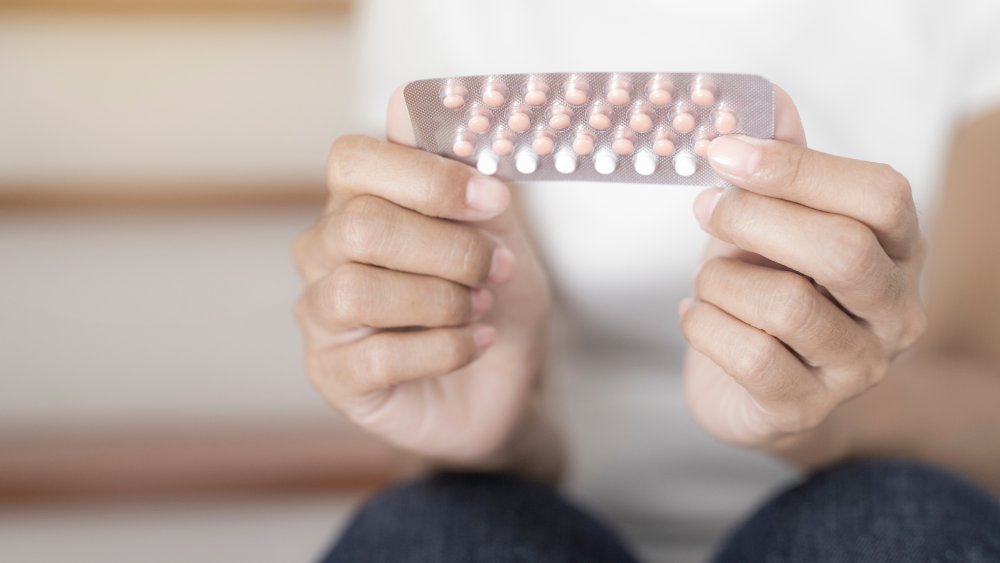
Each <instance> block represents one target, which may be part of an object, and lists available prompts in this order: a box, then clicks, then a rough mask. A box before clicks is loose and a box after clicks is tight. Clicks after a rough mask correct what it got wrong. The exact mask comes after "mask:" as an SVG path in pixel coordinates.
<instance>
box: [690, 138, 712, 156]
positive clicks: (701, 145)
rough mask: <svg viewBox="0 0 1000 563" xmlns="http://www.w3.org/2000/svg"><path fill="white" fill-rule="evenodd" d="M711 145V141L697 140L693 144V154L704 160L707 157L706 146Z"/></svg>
mask: <svg viewBox="0 0 1000 563" xmlns="http://www.w3.org/2000/svg"><path fill="white" fill-rule="evenodd" d="M711 143H712V139H698V140H697V141H695V143H694V154H696V155H698V156H700V157H702V158H705V157H706V156H708V145H710V144H711Z"/></svg>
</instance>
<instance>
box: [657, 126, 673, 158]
mask: <svg viewBox="0 0 1000 563" xmlns="http://www.w3.org/2000/svg"><path fill="white" fill-rule="evenodd" d="M675 140H676V139H675V137H674V134H673V133H672V132H671V131H670V128H669V127H667V125H666V124H663V125H660V126H659V127H657V128H656V140H655V141H653V153H655V154H656V156H670V155H672V154H674V151H675V150H676V149H677V146H676V145H675V144H674V141H675Z"/></svg>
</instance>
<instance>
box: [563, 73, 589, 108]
mask: <svg viewBox="0 0 1000 563" xmlns="http://www.w3.org/2000/svg"><path fill="white" fill-rule="evenodd" d="M589 93H590V86H589V85H588V84H587V83H586V82H585V81H584V80H583V79H581V78H579V77H573V78H570V80H569V81H567V82H566V88H565V96H566V101H567V102H569V103H571V104H573V105H574V106H579V105H583V104H585V103H587V95H588V94H589Z"/></svg>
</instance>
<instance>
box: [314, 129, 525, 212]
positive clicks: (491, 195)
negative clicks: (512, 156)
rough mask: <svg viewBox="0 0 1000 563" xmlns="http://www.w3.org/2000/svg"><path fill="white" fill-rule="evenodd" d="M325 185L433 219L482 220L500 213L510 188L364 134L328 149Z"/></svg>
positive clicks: (446, 161)
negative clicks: (393, 204) (377, 199)
mask: <svg viewBox="0 0 1000 563" xmlns="http://www.w3.org/2000/svg"><path fill="white" fill-rule="evenodd" d="M327 175H328V178H327V181H328V184H329V188H330V190H331V191H332V192H334V193H335V194H336V193H338V192H343V193H347V194H350V195H355V196H356V195H363V194H370V195H375V196H378V197H381V198H382V199H386V200H388V201H391V202H393V203H395V204H397V205H400V206H402V207H405V208H408V209H412V210H414V211H417V212H419V213H422V214H424V215H428V216H431V217H440V218H443V219H453V220H456V221H485V220H488V219H492V218H493V217H496V216H497V215H500V214H501V213H503V211H504V210H505V209H506V208H507V206H508V204H509V203H510V190H509V189H508V188H507V185H506V184H504V183H503V182H501V181H500V180H498V179H496V178H492V177H490V176H484V175H482V174H480V173H478V172H476V171H475V170H473V169H472V168H470V167H468V166H466V165H465V164H462V163H461V162H458V161H455V160H450V159H447V158H444V157H441V156H438V155H436V154H431V153H429V152H425V151H421V150H417V149H414V148H410V147H405V146H402V145H399V144H395V143H390V142H387V141H382V140H379V139H375V138H372V137H367V136H363V135H348V136H344V137H340V138H339V139H337V140H336V141H335V142H334V143H333V147H332V148H331V149H330V158H329V164H328V168H327Z"/></svg>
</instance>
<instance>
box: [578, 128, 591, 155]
mask: <svg viewBox="0 0 1000 563" xmlns="http://www.w3.org/2000/svg"><path fill="white" fill-rule="evenodd" d="M573 152H575V153H576V154H578V155H580V156H583V155H587V154H590V153H592V152H594V137H593V136H592V135H591V134H590V133H587V132H585V131H579V132H577V134H576V137H574V138H573Z"/></svg>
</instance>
